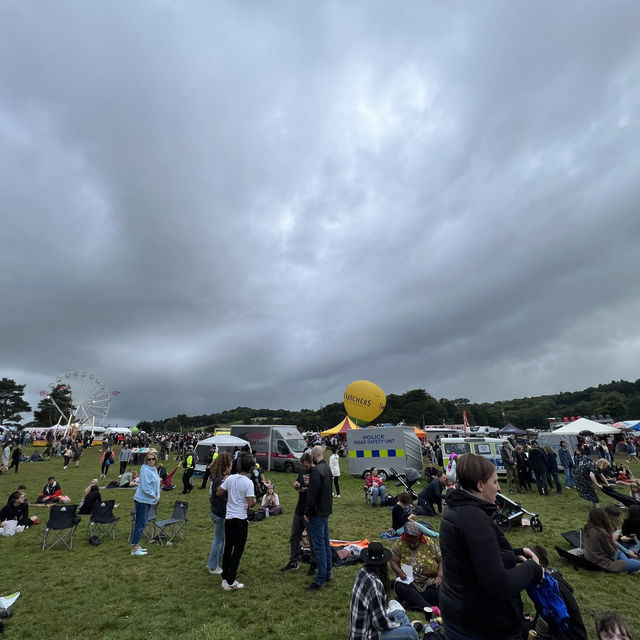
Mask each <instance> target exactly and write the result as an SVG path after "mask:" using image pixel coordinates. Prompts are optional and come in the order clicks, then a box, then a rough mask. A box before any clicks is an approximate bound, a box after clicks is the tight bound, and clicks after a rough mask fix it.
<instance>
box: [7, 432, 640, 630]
mask: <svg viewBox="0 0 640 640" xmlns="http://www.w3.org/2000/svg"><path fill="white" fill-rule="evenodd" d="M73 442H74V443H75V444H76V445H78V448H80V449H82V446H79V445H80V443H78V442H76V441H75V440H74V441H73ZM163 442H165V443H166V445H165V450H166V451H169V450H173V451H174V452H175V454H176V456H177V457H179V458H180V459H182V466H183V477H182V483H183V493H184V494H188V493H189V492H190V491H191V490H192V489H193V472H194V469H195V464H196V462H198V460H197V456H196V454H195V445H196V444H197V441H196V440H195V439H194V438H189V437H185V438H183V439H181V440H180V443H179V445H178V444H177V443H176V442H175V441H174V440H171V439H166V438H162V439H161V440H160V441H155V440H154V438H151V439H150V440H148V441H147V442H143V441H142V440H136V441H135V442H134V441H131V440H128V439H125V440H124V441H121V442H118V443H116V442H115V441H114V442H109V441H106V442H105V444H104V446H103V450H102V452H101V456H100V471H101V474H100V476H101V477H102V478H107V477H108V474H109V468H110V467H111V466H113V465H114V464H115V463H116V461H118V462H119V464H120V467H119V471H120V475H119V477H118V480H114V481H112V482H111V483H109V485H107V486H115V484H116V483H117V486H119V487H123V488H124V487H132V488H135V494H134V497H133V500H134V509H135V524H134V527H133V531H132V536H131V555H132V556H136V557H140V556H145V555H147V553H148V550H147V549H145V548H143V547H142V546H141V539H142V532H143V531H144V529H145V526H146V524H147V519H148V514H149V511H150V509H151V507H152V506H153V505H157V504H158V501H159V500H160V494H161V490H162V483H163V478H162V477H161V473H160V472H159V470H158V466H159V464H160V460H161V459H165V456H166V455H167V454H164V455H163V454H161V453H159V451H162V450H163V446H162V443H163ZM140 444H146V445H147V446H148V451H147V453H146V454H145V456H144V462H143V464H142V466H141V468H140V473H139V475H138V473H137V472H136V471H135V469H133V468H132V466H131V461H132V449H134V448H137V447H138V446H139V445H140ZM156 445H158V446H156ZM603 445H604V446H605V447H606V443H594V444H593V445H592V449H591V450H590V451H585V449H584V448H580V449H579V450H576V451H573V452H571V451H570V450H569V449H568V447H567V443H566V442H562V443H561V444H560V447H559V449H558V450H557V451H553V450H552V449H551V447H545V448H543V447H539V446H538V445H537V443H536V442H535V441H533V442H531V443H527V444H524V445H523V444H520V443H516V442H509V441H505V444H504V446H503V450H502V452H501V457H502V462H503V464H504V466H505V470H506V471H507V474H506V478H505V486H506V487H507V490H508V491H512V492H519V491H520V492H527V491H531V490H537V491H538V492H539V493H540V494H541V495H543V496H545V495H549V494H550V493H551V492H552V491H555V492H556V493H558V494H560V493H562V491H563V489H564V490H566V489H573V488H575V489H576V490H577V493H578V495H579V496H580V497H582V498H584V499H586V500H589V502H591V503H592V504H593V508H592V509H591V510H590V511H589V515H588V519H587V522H586V524H585V526H584V551H585V557H586V558H587V559H588V560H590V561H591V562H592V563H594V564H596V565H597V566H599V567H601V568H602V569H603V570H605V571H609V572H617V573H637V572H639V571H640V559H638V554H639V553H640V542H639V537H640V502H639V499H640V495H639V493H638V482H637V480H636V479H635V478H634V477H633V475H632V473H631V471H630V469H629V467H628V465H626V464H624V463H623V464H620V465H619V466H617V465H616V464H615V461H614V457H613V455H611V453H609V455H608V456H607V455H606V451H604V450H602V449H601V448H600V447H602V446H603ZM118 446H119V449H118V448H116V447H118ZM5 448H6V447H5ZM607 450H608V448H607ZM9 451H10V452H11V451H12V449H11V448H10V450H9ZM56 451H58V452H59V453H60V454H61V457H62V458H63V465H62V468H63V469H67V468H68V467H69V466H70V463H71V462H72V460H75V454H74V448H73V447H72V442H69V441H68V440H66V441H65V440H64V439H60V440H59V442H58V443H56V445H55V447H53V445H52V455H55V452H56ZM432 451H433V452H434V454H435V460H434V459H433V458H431V457H430V458H429V461H428V464H427V467H426V468H425V471H426V476H427V478H426V479H427V482H426V483H425V486H424V488H423V489H422V491H421V492H420V494H419V495H418V499H417V504H416V506H414V505H413V502H414V500H413V496H412V495H411V492H410V491H402V492H401V493H400V494H399V495H398V496H397V499H396V503H395V505H394V506H393V508H392V509H391V518H392V528H393V530H394V531H396V532H397V533H398V535H397V537H396V539H395V540H394V542H393V544H392V546H391V548H390V549H386V548H384V546H383V545H381V544H380V543H378V542H375V541H374V542H372V543H370V544H369V545H368V547H367V548H365V549H364V550H363V551H362V553H361V559H362V560H363V568H362V569H361V570H360V571H359V572H358V574H357V577H356V580H355V584H354V587H353V590H352V596H351V602H350V637H351V638H352V639H353V640H357V639H359V638H363V639H364V638H367V639H370V638H372V639H376V638H383V639H385V640H386V639H388V638H411V639H413V638H417V637H418V630H419V629H418V627H419V625H415V624H411V623H410V621H409V619H408V617H407V615H406V611H405V610H408V611H417V612H421V613H422V612H426V611H428V612H429V615H430V616H434V618H435V613H433V612H437V613H438V614H439V615H438V616H437V617H438V618H440V617H441V619H442V621H443V623H444V629H445V635H446V638H447V639H448V640H471V639H472V638H473V639H482V638H494V639H496V640H502V639H504V640H514V639H515V638H519V637H523V636H522V633H523V630H524V629H525V628H526V623H525V621H524V616H523V607H522V600H521V592H522V591H523V590H525V589H526V590H527V591H530V590H533V591H534V593H535V590H536V589H539V588H541V585H542V584H543V582H544V581H545V580H547V578H548V577H549V576H552V577H553V575H555V574H554V572H553V570H552V569H550V568H549V567H548V563H547V561H546V553H545V552H544V549H542V548H540V549H533V548H521V549H513V548H512V547H511V545H510V544H509V541H508V539H507V537H506V536H505V534H504V532H503V531H502V530H501V529H500V528H498V527H497V526H495V523H494V522H493V518H492V515H493V513H494V512H495V501H496V496H497V494H498V492H499V491H500V483H499V481H498V476H497V471H496V468H495V467H494V466H493V465H492V464H491V462H489V461H488V460H487V459H486V458H485V457H483V456H479V455H473V454H470V453H469V454H464V455H461V456H459V457H458V458H457V459H456V461H455V464H454V465H453V468H454V475H455V477H454V478H453V479H452V477H451V475H450V473H448V472H445V470H444V469H443V468H442V464H440V465H438V456H437V443H434V446H433V448H432ZM327 453H328V452H327ZM594 453H596V454H597V455H598V456H599V455H600V453H602V457H598V458H597V460H596V461H595V462H594V461H593V460H592V456H593V455H594ZM4 455H5V454H4V449H3V456H4ZM79 457H80V456H79V455H78V456H77V458H78V460H77V461H79ZM326 457H327V456H326V455H325V447H323V446H321V445H315V446H313V447H310V448H309V450H308V452H306V453H305V454H303V456H302V458H301V460H300V463H301V470H300V472H299V473H298V475H297V477H296V479H295V481H294V483H293V487H294V489H295V490H296V492H297V495H298V500H297V504H296V507H295V510H294V511H293V513H292V522H291V530H290V537H289V551H290V553H289V558H288V562H287V564H286V565H285V566H284V567H282V569H281V570H282V571H283V572H286V571H291V570H295V569H297V568H298V567H299V563H300V561H301V556H302V554H303V553H304V547H305V545H306V547H307V549H308V554H309V555H308V558H307V559H308V560H309V571H308V573H309V576H310V577H312V578H313V580H312V581H311V582H310V583H309V584H308V586H307V589H308V590H309V591H318V590H320V589H322V588H323V587H324V586H325V585H327V584H328V583H330V582H331V580H332V571H333V560H332V552H331V545H330V535H329V519H330V516H331V513H332V510H333V500H334V498H339V497H340V496H341V493H340V482H339V478H340V463H339V457H338V454H337V450H336V448H335V447H334V448H333V449H332V450H331V455H330V456H328V460H326V459H325V458H326ZM204 462H205V464H206V472H205V475H204V478H203V480H202V485H201V488H203V489H204V488H206V486H207V482H208V481H209V480H210V482H209V487H208V488H209V503H210V514H211V520H212V522H213V529H214V531H213V541H212V544H211V547H210V550H209V556H208V560H207V563H206V569H207V571H208V572H209V573H210V574H212V575H219V576H220V579H221V588H222V589H223V590H224V591H237V590H239V589H242V588H243V587H244V584H243V583H242V582H240V581H239V577H240V571H241V568H240V566H241V560H242V556H243V552H244V548H245V545H246V541H247V536H248V532H249V527H248V521H249V518H250V516H251V514H252V513H254V514H255V513H261V514H262V516H263V517H270V516H275V515H279V514H281V513H283V511H284V509H283V506H282V505H281V504H280V498H279V496H278V493H277V492H276V489H275V487H274V486H273V485H272V484H271V483H270V482H268V481H266V480H265V479H264V476H263V475H262V474H261V471H260V470H259V468H258V466H257V465H256V460H255V458H254V457H253V456H252V455H251V454H250V453H249V452H248V451H246V450H245V451H239V450H237V451H236V452H235V454H234V455H233V456H232V455H230V454H229V453H226V452H220V453H218V452H217V451H216V449H215V447H212V448H211V450H210V453H209V455H208V456H207V457H206V458H205V460H204ZM558 464H560V465H561V466H562V467H563V468H564V483H562V482H561V480H560V477H561V476H560V474H559V472H558V468H559V467H558ZM7 466H8V465H7ZM165 475H166V470H165ZM385 480H386V479H385V478H384V476H382V475H381V474H380V473H378V470H377V469H375V468H373V469H372V470H371V473H370V474H369V475H368V476H367V478H366V480H365V483H364V490H365V492H366V494H367V497H368V499H369V501H370V504H371V505H372V507H377V506H378V505H383V504H388V501H387V497H388V494H389V491H388V489H387V485H386V484H385ZM99 483H100V480H99V479H98V478H94V479H92V480H91V481H90V483H89V485H88V486H87V487H86V488H85V490H84V492H83V495H82V499H81V501H80V504H79V509H78V512H79V513H84V514H90V513H91V512H92V510H93V506H94V505H95V504H96V503H99V502H100V501H101V500H102V495H101V489H100V486H99ZM534 486H535V489H533V487H534ZM614 486H615V489H618V491H616V490H615V489H614ZM597 491H600V492H602V493H604V494H605V495H608V496H610V497H611V498H613V499H615V500H619V501H620V502H622V500H621V498H625V500H627V501H628V502H627V504H623V506H624V507H625V508H624V509H621V508H620V507H614V506H608V507H606V508H601V507H600V506H599V499H598V494H597ZM594 494H595V498H594ZM66 499H67V498H66V496H64V494H63V491H62V487H61V485H60V483H59V482H58V481H57V480H56V477H55V476H50V477H49V478H48V479H47V482H46V484H45V485H44V487H43V489H42V491H41V492H40V494H39V495H38V496H37V499H36V503H37V504H55V503H58V502H61V501H65V500H66ZM255 507H257V508H256V509H255V511H254V508H255ZM623 513H624V514H625V515H626V517H625V518H624V520H623V521H622V522H620V519H621V514H623ZM423 517H426V518H437V519H438V520H439V523H440V526H439V535H438V534H437V533H436V534H431V533H430V532H429V531H428V530H425V527H424V526H423V525H422V523H421V522H420V518H423ZM14 520H15V522H16V526H18V527H24V528H26V527H29V526H32V525H33V524H34V518H33V517H29V509H28V502H27V500H26V495H25V492H24V490H22V491H20V490H18V491H15V492H13V493H11V495H10V496H9V499H8V501H7V504H6V505H5V507H3V508H2V510H0V528H2V527H5V526H6V523H7V521H14ZM36 520H37V519H36ZM303 541H306V543H305V544H302V543H303ZM388 566H389V567H390V568H391V571H389V569H388ZM390 574H392V575H393V576H394V578H395V579H394V581H393V583H392V582H391V581H390V579H389V575H390ZM560 578H561V576H559V577H558V578H557V581H558V582H559V581H560ZM390 591H393V594H394V596H395V599H396V600H397V601H398V602H400V603H401V606H399V605H398V604H397V602H396V601H395V600H394V601H392V602H391V603H389V602H388V600H387V597H388V595H387V594H388V593H390ZM534 601H535V600H534ZM576 606H577V605H576ZM577 616H578V617H577V618H576V616H575V614H574V619H573V620H572V622H573V623H574V624H576V625H577V627H578V629H579V628H580V627H581V626H582V628H584V627H583V623H582V619H581V618H579V610H578V613H577ZM427 617H428V616H427ZM538 618H539V620H540V627H535V628H536V629H538V628H539V629H541V630H542V629H543V628H544V625H546V628H547V630H548V628H549V625H553V624H554V623H555V620H554V619H553V618H549V617H545V616H543V615H542V614H540V615H539V616H538ZM533 624H534V625H535V624H536V623H535V622H534V623H533ZM598 624H600V625H601V627H602V629H601V630H600V631H598V633H600V634H605V633H607V625H609V627H610V628H615V627H617V628H618V630H621V629H622V628H623V626H624V622H623V621H621V620H619V619H615V618H612V617H609V618H606V619H605V618H602V619H599V622H598ZM529 626H531V625H529ZM540 637H544V636H543V635H540ZM548 637H553V636H552V635H550V636H548ZM575 637H579V635H578V636H575ZM602 637H607V636H606V635H603V636H602ZM585 638H586V635H585Z"/></svg>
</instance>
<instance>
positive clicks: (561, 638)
mask: <svg viewBox="0 0 640 640" xmlns="http://www.w3.org/2000/svg"><path fill="white" fill-rule="evenodd" d="M531 551H533V553H535V554H536V556H537V557H538V560H539V561H540V566H541V567H543V568H544V570H545V572H546V573H548V574H550V575H551V576H552V577H553V578H554V579H555V580H556V582H557V583H558V592H559V594H560V598H561V599H562V601H563V602H564V605H565V607H566V608H567V613H568V614H569V622H568V625H569V626H568V628H567V629H566V630H561V629H560V628H559V625H558V624H557V620H556V619H555V618H554V616H553V613H552V612H551V611H550V610H548V609H545V608H543V607H541V606H540V604H539V603H535V602H534V605H535V606H536V618H535V620H534V622H533V629H534V631H535V632H536V633H537V634H538V635H537V638H538V639H539V640H587V630H586V629H585V626H584V622H583V620H582V614H581V613H580V607H579V606H578V603H577V602H576V599H575V597H574V595H573V587H572V586H571V585H570V584H569V583H568V582H567V581H566V580H565V579H564V577H563V575H562V574H561V573H560V572H559V571H558V570H557V569H554V568H553V567H550V566H549V558H548V556H547V550H546V549H545V548H544V547H542V546H540V545H536V546H535V547H532V548H531Z"/></svg>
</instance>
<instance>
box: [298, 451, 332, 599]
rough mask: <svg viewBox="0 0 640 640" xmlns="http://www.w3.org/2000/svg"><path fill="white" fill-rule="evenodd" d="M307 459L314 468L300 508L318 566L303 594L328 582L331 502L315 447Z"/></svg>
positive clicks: (326, 475) (328, 478)
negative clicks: (304, 502)
mask: <svg viewBox="0 0 640 640" xmlns="http://www.w3.org/2000/svg"><path fill="white" fill-rule="evenodd" d="M311 457H312V458H313V462H314V464H315V467H313V469H312V470H311V480H310V482H309V491H308V492H307V504H306V505H305V508H304V522H305V524H306V525H307V531H308V532H309V537H310V538H311V544H312V545H313V550H314V551H315V554H316V562H317V563H318V573H317V574H316V577H315V580H314V581H313V582H312V583H311V584H310V585H309V586H308V587H307V590H308V591H315V590H317V589H320V587H322V585H323V584H325V582H329V580H331V545H330V544H329V514H330V513H331V511H332V509H333V498H332V492H331V483H332V475H331V471H330V470H329V467H328V466H327V463H326V462H325V461H324V452H323V450H322V447H321V446H319V445H318V446H315V447H313V449H312V450H311Z"/></svg>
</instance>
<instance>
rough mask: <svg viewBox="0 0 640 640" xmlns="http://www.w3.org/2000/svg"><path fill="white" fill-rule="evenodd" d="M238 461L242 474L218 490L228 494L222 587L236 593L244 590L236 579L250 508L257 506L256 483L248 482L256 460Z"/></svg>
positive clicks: (248, 457)
mask: <svg viewBox="0 0 640 640" xmlns="http://www.w3.org/2000/svg"><path fill="white" fill-rule="evenodd" d="M238 462H239V467H240V471H239V472H238V473H233V474H231V475H230V476H227V478H226V479H225V481H224V482H223V483H222V484H221V485H220V486H219V487H218V490H217V493H218V495H219V496H223V495H224V494H226V495H227V513H226V515H225V519H224V554H223V556H222V588H223V589H224V590H225V591H236V590H237V589H242V587H244V585H243V584H241V583H240V582H238V581H237V580H236V576H237V573H238V566H239V565H240V558H242V552H243V551H244V545H245V543H246V542H247V533H248V530H249V523H248V521H247V508H251V507H253V506H254V505H255V504H256V498H255V492H254V489H253V482H251V480H250V479H249V473H250V472H251V467H252V465H253V458H252V457H251V456H250V455H247V454H245V455H242V456H240V459H239V461H238Z"/></svg>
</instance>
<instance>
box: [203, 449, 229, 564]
mask: <svg viewBox="0 0 640 640" xmlns="http://www.w3.org/2000/svg"><path fill="white" fill-rule="evenodd" d="M231 462H232V461H231V456H230V455H229V454H228V453H221V454H220V455H219V456H218V457H217V458H216V459H215V460H214V462H213V464H212V466H211V474H210V475H211V484H210V485H209V502H210V503H211V511H210V515H211V520H213V530H214V538H213V542H212V543H211V550H210V551H209V560H208V561H207V571H208V572H209V573H210V574H212V575H220V574H221V573H222V554H223V553H224V518H225V515H226V513H227V497H226V495H223V496H219V495H218V493H217V492H218V487H219V486H220V485H221V484H222V483H223V482H224V481H225V479H226V477H227V476H228V475H229V473H230V472H231Z"/></svg>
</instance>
